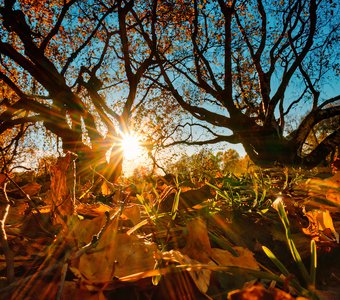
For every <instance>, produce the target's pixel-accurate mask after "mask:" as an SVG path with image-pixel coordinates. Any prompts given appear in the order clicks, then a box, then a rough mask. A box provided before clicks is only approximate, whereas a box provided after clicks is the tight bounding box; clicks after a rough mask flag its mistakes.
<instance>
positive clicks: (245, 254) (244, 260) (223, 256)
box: [211, 246, 260, 270]
mask: <svg viewBox="0 0 340 300" xmlns="http://www.w3.org/2000/svg"><path fill="white" fill-rule="evenodd" d="M232 248H233V249H234V250H235V251H236V252H237V253H238V255H239V256H234V255H232V254H231V253H230V252H229V251H228V250H223V249H219V248H213V249H212V255H211V256H212V258H213V260H214V261H215V262H217V263H218V264H219V265H220V266H235V267H240V268H247V269H254V270H259V269H260V267H259V265H258V263H257V261H256V259H255V258H254V253H253V252H251V251H250V250H249V249H247V248H243V247H237V246H235V247H232Z"/></svg>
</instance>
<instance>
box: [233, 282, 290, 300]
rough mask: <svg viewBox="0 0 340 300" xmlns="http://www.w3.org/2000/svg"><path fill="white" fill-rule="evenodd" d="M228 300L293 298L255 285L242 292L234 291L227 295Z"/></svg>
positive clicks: (282, 292) (272, 289)
mask: <svg viewBox="0 0 340 300" xmlns="http://www.w3.org/2000/svg"><path fill="white" fill-rule="evenodd" d="M228 299H229V300H249V299H251V300H293V299H294V298H293V297H292V296H291V295H290V294H288V293H286V292H284V291H282V290H279V289H277V288H269V289H266V288H265V287H264V286H263V285H260V284H257V285H253V286H250V287H246V288H243V289H242V290H235V291H232V292H230V293H228Z"/></svg>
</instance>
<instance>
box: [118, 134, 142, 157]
mask: <svg viewBox="0 0 340 300" xmlns="http://www.w3.org/2000/svg"><path fill="white" fill-rule="evenodd" d="M121 147H122V150H123V153H124V157H125V158H126V159H129V160H131V159H135V158H137V157H138V156H139V155H140V154H141V150H142V149H141V145H140V141H139V138H138V136H136V135H130V134H125V135H123V138H122V141H121Z"/></svg>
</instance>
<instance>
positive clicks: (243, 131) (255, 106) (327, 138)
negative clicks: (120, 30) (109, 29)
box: [143, 0, 340, 168]
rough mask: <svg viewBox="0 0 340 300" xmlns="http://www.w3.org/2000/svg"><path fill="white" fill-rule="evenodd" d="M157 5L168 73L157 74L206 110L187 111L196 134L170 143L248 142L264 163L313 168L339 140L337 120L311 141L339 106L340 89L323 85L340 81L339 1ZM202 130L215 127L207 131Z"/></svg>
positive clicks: (150, 36)
mask: <svg viewBox="0 0 340 300" xmlns="http://www.w3.org/2000/svg"><path fill="white" fill-rule="evenodd" d="M155 6H156V8H154V9H153V12H154V15H153V19H154V20H155V23H156V21H157V23H156V24H157V25H156V26H153V27H152V29H153V30H152V32H149V31H144V32H143V37H144V39H145V41H147V42H148V44H149V47H150V49H152V50H153V51H155V52H156V53H157V55H156V58H157V61H158V66H159V71H160V73H161V75H162V77H161V78H159V77H158V76H156V74H157V71H158V70H156V69H155V70H154V71H155V76H154V81H155V82H156V83H157V84H158V86H159V87H160V88H161V89H162V90H163V91H164V92H165V93H171V94H172V96H173V98H174V99H175V100H176V101H177V103H178V104H179V105H180V106H181V107H182V108H183V109H184V110H185V111H187V112H188V113H189V114H191V116H192V117H193V118H194V119H196V120H197V121H193V122H187V121H185V123H183V124H182V125H181V126H182V127H185V128H187V137H183V136H182V137H181V138H180V139H179V140H177V141H174V142H172V143H169V144H168V145H170V144H178V143H185V144H196V145H204V144H206V143H218V142H230V143H242V145H243V146H244V148H245V150H246V152H247V154H248V155H249V157H250V159H251V160H252V161H254V162H255V163H256V164H258V165H261V166H268V165H272V164H273V163H274V162H277V163H280V164H284V165H300V166H304V167H307V168H311V167H314V166H316V165H317V164H319V163H320V162H321V161H322V160H323V159H324V158H325V157H326V156H327V155H328V154H329V153H330V152H332V151H333V150H334V149H335V147H337V146H338V145H339V144H340V128H339V126H338V125H337V126H335V127H334V128H332V129H331V128H330V130H328V132H327V134H326V135H324V136H322V138H321V136H320V138H319V139H318V143H317V144H315V145H314V147H313V148H312V149H308V151H306V147H305V145H306V142H307V139H308V137H309V136H310V134H311V133H312V132H313V130H315V128H316V127H317V126H318V124H320V123H322V122H324V121H326V120H329V119H331V118H333V117H336V116H339V115H340V104H339V103H340V95H339V94H338V95H334V96H331V97H329V98H327V92H326V91H324V90H323V86H324V84H325V82H326V81H327V80H329V79H331V80H330V81H329V82H334V83H335V82H336V81H339V80H338V79H336V76H338V75H339V64H338V61H339V52H338V49H339V44H338V42H339V36H338V32H339V30H338V29H339V18H338V17H336V16H338V15H339V14H340V12H339V7H338V6H337V5H336V4H335V1H334V2H333V1H326V0H321V1H317V0H293V1H291V0H289V1H267V0H250V1H240V0H233V1H225V0H218V1H206V0H202V1H199V0H193V1H191V0H190V1H189V0H184V1H164V2H163V1H157V0H155V1H153V7H155ZM156 38H157V42H155V39H156ZM324 89H326V88H324ZM295 109H297V110H295ZM294 110H295V111H294ZM299 112H300V113H301V114H302V113H304V114H305V117H304V118H303V119H302V121H301V122H300V123H299V124H298V125H297V127H295V128H293V130H292V131H290V132H289V133H288V130H287V126H289V124H287V120H288V118H289V117H290V118H292V117H294V116H295V118H297V116H296V114H297V113H299ZM301 114H300V115H301ZM177 126H178V124H177ZM190 127H191V128H190ZM202 131H205V132H206V133H207V134H208V135H209V136H210V137H209V138H207V139H204V140H203V139H202V138H201V136H202V135H201V134H197V132H202ZM195 133H196V134H195Z"/></svg>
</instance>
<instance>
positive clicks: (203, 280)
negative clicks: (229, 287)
mask: <svg viewBox="0 0 340 300" xmlns="http://www.w3.org/2000/svg"><path fill="white" fill-rule="evenodd" d="M162 258H163V259H164V260H169V261H172V262H176V263H179V264H180V265H188V266H193V267H194V266H195V265H200V264H201V263H200V262H199V261H197V260H195V259H191V258H190V257H189V256H188V255H185V254H183V253H181V252H180V251H177V250H171V251H168V252H164V253H163V254H162ZM208 264H210V265H214V263H213V262H212V261H210V262H209V263H208ZM211 272H212V271H211V270H209V269H203V268H202V269H197V268H195V270H193V271H189V274H190V276H191V278H192V280H193V281H194V283H195V285H196V286H197V288H198V289H199V290H200V291H201V292H202V293H206V292H207V291H208V288H209V284H210V277H211Z"/></svg>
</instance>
